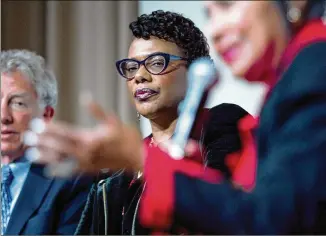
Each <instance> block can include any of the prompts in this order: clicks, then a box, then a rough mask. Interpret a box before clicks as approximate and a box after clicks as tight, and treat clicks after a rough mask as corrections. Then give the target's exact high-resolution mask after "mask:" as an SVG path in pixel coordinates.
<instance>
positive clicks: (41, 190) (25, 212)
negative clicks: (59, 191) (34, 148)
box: [6, 164, 53, 235]
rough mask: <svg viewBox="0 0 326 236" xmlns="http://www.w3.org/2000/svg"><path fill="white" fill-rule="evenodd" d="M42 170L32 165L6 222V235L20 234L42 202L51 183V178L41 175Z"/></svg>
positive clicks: (40, 167)
mask: <svg viewBox="0 0 326 236" xmlns="http://www.w3.org/2000/svg"><path fill="white" fill-rule="evenodd" d="M43 169H44V167H42V166H40V165H36V164H32V166H31V168H30V171H29V173H28V175H27V178H26V181H25V183H24V185H23V189H22V190H21V192H20V195H19V197H18V200H17V202H16V205H15V207H14V209H13V212H12V214H11V217H10V220H9V222H8V227H7V230H6V234H8V235H18V234H20V232H21V230H22V229H23V227H24V225H25V223H26V222H27V221H28V219H29V218H30V216H31V215H32V214H33V213H34V211H35V210H37V209H38V207H39V206H40V205H41V203H42V202H43V198H44V196H45V194H46V193H47V192H48V189H49V188H50V186H51V183H52V182H53V178H50V179H49V178H46V177H45V176H44V175H43Z"/></svg>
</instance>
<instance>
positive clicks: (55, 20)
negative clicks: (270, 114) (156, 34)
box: [1, 0, 265, 135]
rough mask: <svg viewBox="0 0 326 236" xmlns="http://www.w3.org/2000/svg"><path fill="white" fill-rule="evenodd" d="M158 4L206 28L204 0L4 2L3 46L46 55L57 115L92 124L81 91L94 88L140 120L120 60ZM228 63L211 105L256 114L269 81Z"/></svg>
mask: <svg viewBox="0 0 326 236" xmlns="http://www.w3.org/2000/svg"><path fill="white" fill-rule="evenodd" d="M158 9H162V10H170V11H175V12H178V13H182V14H183V15H184V16H186V17H188V18H190V19H192V20H193V21H194V22H195V24H196V25H197V26H198V27H199V28H200V29H202V30H203V31H204V32H205V24H206V18H205V14H204V10H203V2H202V1H45V0H44V1H16V0H15V1H2V2H1V49H2V50H5V49H14V48H25V49H30V50H33V51H36V52H37V53H39V54H41V55H42V56H44V57H45V58H46V60H47V61H48V63H49V65H50V66H51V67H52V68H53V69H54V71H55V74H56V75H57V78H58V83H59V104H58V109H57V115H56V118H59V119H63V120H66V121H69V122H74V123H77V124H81V125H85V124H86V125H88V124H92V123H93V122H94V121H93V120H92V119H91V118H90V117H89V116H88V115H87V114H86V112H85V111H83V109H82V108H81V107H80V106H79V104H78V97H79V94H80V92H81V91H84V90H89V91H91V92H92V94H93V96H94V97H95V99H96V100H97V101H99V103H100V104H101V105H103V106H104V107H105V109H106V110H107V111H114V112H115V113H117V114H118V115H119V116H120V117H121V118H122V120H123V121H124V122H128V123H135V124H138V120H137V117H136V111H135V110H134V108H133V107H132V105H131V104H130V102H129V99H128V95H127V92H126V86H125V81H124V80H123V79H122V78H120V77H119V76H118V74H117V72H116V70H115V61H116V60H117V59H120V58H123V57H126V56H127V53H128V47H129V43H130V42H131V35H130V32H129V28H128V25H129V23H130V22H131V21H132V20H134V19H136V17H137V16H138V15H139V14H143V13H150V12H152V11H154V10H158ZM206 36H207V37H208V38H209V35H207V34H206ZM211 49H212V50H211V53H212V55H213V56H214V59H215V60H216V61H217V62H218V63H221V60H220V59H219V57H218V56H217V55H215V52H214V50H213V47H211ZM223 68H224V69H223V71H222V78H221V82H220V83H219V84H218V85H217V86H216V88H214V91H213V92H212V95H211V96H210V99H209V102H208V104H207V106H208V107H211V106H214V105H217V104H220V103H223V102H229V103H235V104H238V105H240V106H242V107H243V108H245V109H246V110H248V111H249V112H250V113H252V114H253V115H256V114H257V113H258V111H259V108H260V105H261V102H262V97H263V93H264V91H265V88H264V86H263V85H260V84H256V85H249V84H248V83H246V82H245V81H242V80H240V79H238V78H234V77H233V76H232V75H231V74H230V72H229V70H228V68H227V67H223ZM140 127H141V130H142V132H143V134H144V135H147V134H149V133H150V128H149V125H148V121H147V120H146V119H143V118H142V119H141V122H140Z"/></svg>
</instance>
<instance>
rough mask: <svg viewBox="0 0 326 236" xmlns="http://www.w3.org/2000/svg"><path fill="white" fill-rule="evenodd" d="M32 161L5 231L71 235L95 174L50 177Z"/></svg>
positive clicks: (13, 233) (14, 233)
mask: <svg viewBox="0 0 326 236" xmlns="http://www.w3.org/2000/svg"><path fill="white" fill-rule="evenodd" d="M43 170H44V167H42V166H40V165H35V164H33V165H32V166H31V168H30V171H29V173H28V175H27V178H26V181H25V183H24V185H23V188H22V190H21V193H20V195H19V198H18V200H17V202H16V205H15V207H14V209H13V212H12V214H11V218H10V220H9V222H8V227H7V230H6V232H5V235H18V234H19V235H50V234H52V235H53V234H57V235H58V234H64V235H72V234H74V232H75V229H76V227H77V224H78V221H79V219H80V216H81V213H82V210H83V208H84V206H85V203H86V200H87V195H88V193H89V190H90V186H91V184H92V178H86V177H81V176H79V177H76V178H71V179H56V178H47V177H45V176H44V175H43Z"/></svg>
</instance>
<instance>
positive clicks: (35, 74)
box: [0, 49, 58, 108]
mask: <svg viewBox="0 0 326 236" xmlns="http://www.w3.org/2000/svg"><path fill="white" fill-rule="evenodd" d="M0 64H1V65H0V66H1V73H7V72H15V71H18V72H20V73H22V74H23V75H24V76H26V77H27V78H28V79H29V80H30V81H31V83H32V85H33V86H34V88H35V90H36V93H37V95H38V97H39V100H40V102H41V105H43V106H51V107H53V108H54V107H55V106H56V105H57V100H58V85H57V80H56V78H55V76H54V73H53V72H52V71H51V70H50V69H49V68H47V66H46V63H45V60H44V58H43V57H41V56H39V55H37V54H36V53H34V52H31V51H28V50H17V49H13V50H7V51H1V63H0Z"/></svg>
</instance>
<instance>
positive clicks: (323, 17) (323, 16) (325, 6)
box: [321, 1, 326, 25]
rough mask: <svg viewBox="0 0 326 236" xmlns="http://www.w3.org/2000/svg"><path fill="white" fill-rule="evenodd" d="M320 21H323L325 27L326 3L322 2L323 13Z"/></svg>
mask: <svg viewBox="0 0 326 236" xmlns="http://www.w3.org/2000/svg"><path fill="white" fill-rule="evenodd" d="M321 20H322V21H323V23H324V25H326V1H324V13H323V15H322V17H321Z"/></svg>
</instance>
